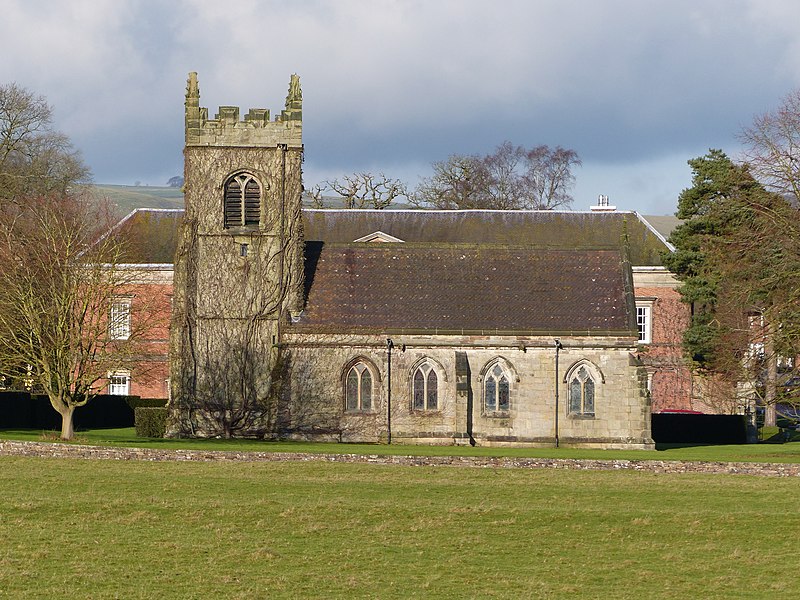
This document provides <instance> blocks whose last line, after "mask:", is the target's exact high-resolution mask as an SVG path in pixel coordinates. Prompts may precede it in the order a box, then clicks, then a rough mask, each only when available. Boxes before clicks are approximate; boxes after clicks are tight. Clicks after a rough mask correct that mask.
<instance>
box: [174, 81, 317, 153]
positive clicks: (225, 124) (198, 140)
mask: <svg viewBox="0 0 800 600" xmlns="http://www.w3.org/2000/svg"><path fill="white" fill-rule="evenodd" d="M302 119H303V93H302V90H301V89H300V77H299V76H297V75H292V77H291V80H290V82H289V93H288V94H287V96H286V104H285V108H284V110H282V111H281V113H280V115H276V116H275V119H274V120H270V111H269V109H266V108H251V109H249V111H248V112H247V114H246V115H244V119H243V120H240V117H239V107H238V106H220V107H219V112H218V113H217V114H216V115H215V117H214V118H213V119H209V118H208V109H207V108H204V107H202V106H200V88H199V86H198V84H197V73H195V72H192V73H189V80H188V82H187V85H186V145H187V146H219V147H239V148H247V147H261V148H263V147H274V146H278V145H281V144H285V145H287V146H288V147H289V148H302V146H303V120H302Z"/></svg>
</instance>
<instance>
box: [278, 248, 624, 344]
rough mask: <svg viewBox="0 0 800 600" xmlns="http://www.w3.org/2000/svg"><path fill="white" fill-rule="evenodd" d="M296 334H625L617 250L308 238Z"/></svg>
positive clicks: (622, 280) (621, 267)
mask: <svg viewBox="0 0 800 600" xmlns="http://www.w3.org/2000/svg"><path fill="white" fill-rule="evenodd" d="M306 287H307V304H306V308H305V311H304V313H303V314H302V316H301V317H300V319H299V321H298V322H297V323H296V324H294V325H293V326H292V328H291V329H292V330H294V331H298V332H318V333H323V332H336V333H347V332H353V333H356V332H369V331H375V330H380V331H384V332H397V333H399V332H406V333H429V334H434V333H447V334H453V333H464V334H485V335H488V334H492V333H498V334H499V333H504V334H515V335H525V334H529V335H535V334H537V333H539V334H554V333H576V334H582V335H587V334H589V335H591V334H597V335H600V334H609V333H611V334H613V333H617V334H622V335H628V336H630V335H632V334H631V330H632V328H633V324H632V323H631V322H630V321H629V318H630V315H631V312H630V309H629V307H628V305H627V303H628V302H629V301H631V298H632V296H630V293H631V292H630V287H629V286H628V287H627V291H626V270H625V269H624V267H623V265H622V255H621V252H620V251H618V250H556V249H542V248H535V247H531V246H527V247H511V246H489V245H477V246H476V245H471V246H466V245H453V244H448V245H444V244H442V245H439V244H436V245H431V244H425V245H420V244H408V243H407V244H344V245H339V244H322V243H319V242H316V243H314V242H311V243H308V244H307V260H306Z"/></svg>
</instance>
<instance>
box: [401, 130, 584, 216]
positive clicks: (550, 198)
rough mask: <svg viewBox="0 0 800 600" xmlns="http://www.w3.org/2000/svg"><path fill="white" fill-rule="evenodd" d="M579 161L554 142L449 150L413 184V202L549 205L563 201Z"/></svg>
mask: <svg viewBox="0 0 800 600" xmlns="http://www.w3.org/2000/svg"><path fill="white" fill-rule="evenodd" d="M580 164H581V161H580V158H578V155H577V153H576V152H575V151H574V150H567V149H564V148H562V147H560V146H558V147H556V148H554V149H551V148H549V147H548V146H537V147H535V148H532V149H526V148H524V147H522V146H514V145H513V144H512V143H511V142H504V143H503V144H501V145H500V146H498V147H497V149H496V150H495V152H494V153H493V154H488V155H486V156H477V155H472V156H464V155H460V154H454V155H453V156H451V157H450V158H449V159H447V160H446V161H441V162H436V163H434V164H433V175H432V176H431V177H429V178H427V179H423V180H422V182H421V183H420V185H419V186H418V187H417V190H416V193H415V194H414V197H413V202H414V203H415V204H417V205H419V206H433V207H435V208H462V209H463V208H467V209H469V208H488V209H501V210H520V209H536V210H549V209H553V208H558V207H560V206H569V204H570V203H571V202H572V196H570V195H569V190H570V188H571V187H572V186H573V185H574V183H575V176H574V175H573V173H572V169H573V168H574V167H576V166H579V165H580Z"/></svg>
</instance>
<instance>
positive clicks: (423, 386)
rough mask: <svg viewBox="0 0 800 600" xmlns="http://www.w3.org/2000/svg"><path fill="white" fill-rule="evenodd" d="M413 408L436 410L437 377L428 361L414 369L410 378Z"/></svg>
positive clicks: (437, 404)
mask: <svg viewBox="0 0 800 600" xmlns="http://www.w3.org/2000/svg"><path fill="white" fill-rule="evenodd" d="M411 391H412V404H411V408H412V409H413V410H437V409H438V408H439V377H438V376H437V375H436V371H435V370H434V369H433V367H432V366H431V364H430V363H428V362H425V363H422V364H421V365H420V366H419V367H417V368H416V370H415V371H414V377H413V379H412V390H411Z"/></svg>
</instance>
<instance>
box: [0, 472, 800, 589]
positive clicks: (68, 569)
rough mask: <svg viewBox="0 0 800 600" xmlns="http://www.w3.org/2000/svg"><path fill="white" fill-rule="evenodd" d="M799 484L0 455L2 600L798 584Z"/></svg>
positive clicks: (708, 478) (790, 481) (749, 479)
mask: <svg viewBox="0 0 800 600" xmlns="http://www.w3.org/2000/svg"><path fill="white" fill-rule="evenodd" d="M799 496H800V480H797V479H764V478H760V477H748V476H731V475H725V476H724V475H654V474H649V473H639V472H628V471H626V472H616V471H614V472H583V471H551V470H522V469H520V470H516V469H497V470H494V469H466V468H453V467H438V468H433V467H397V466H381V465H353V464H331V463H316V462H315V463H225V464H222V463H149V462H116V461H91V460H71V459H64V460H53V459H37V458H17V457H0V540H2V543H0V597H8V598H44V597H54V596H58V597H66V598H154V597H164V598H215V597H218V598H572V599H574V598H615V599H617V598H636V599H641V598H676V599H684V598H764V597H771V596H784V595H790V594H792V592H791V590H792V589H795V588H796V582H795V577H794V576H793V568H792V566H791V565H794V564H795V562H796V556H797V543H798V532H800V511H798V508H797V498H798V497H799Z"/></svg>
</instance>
